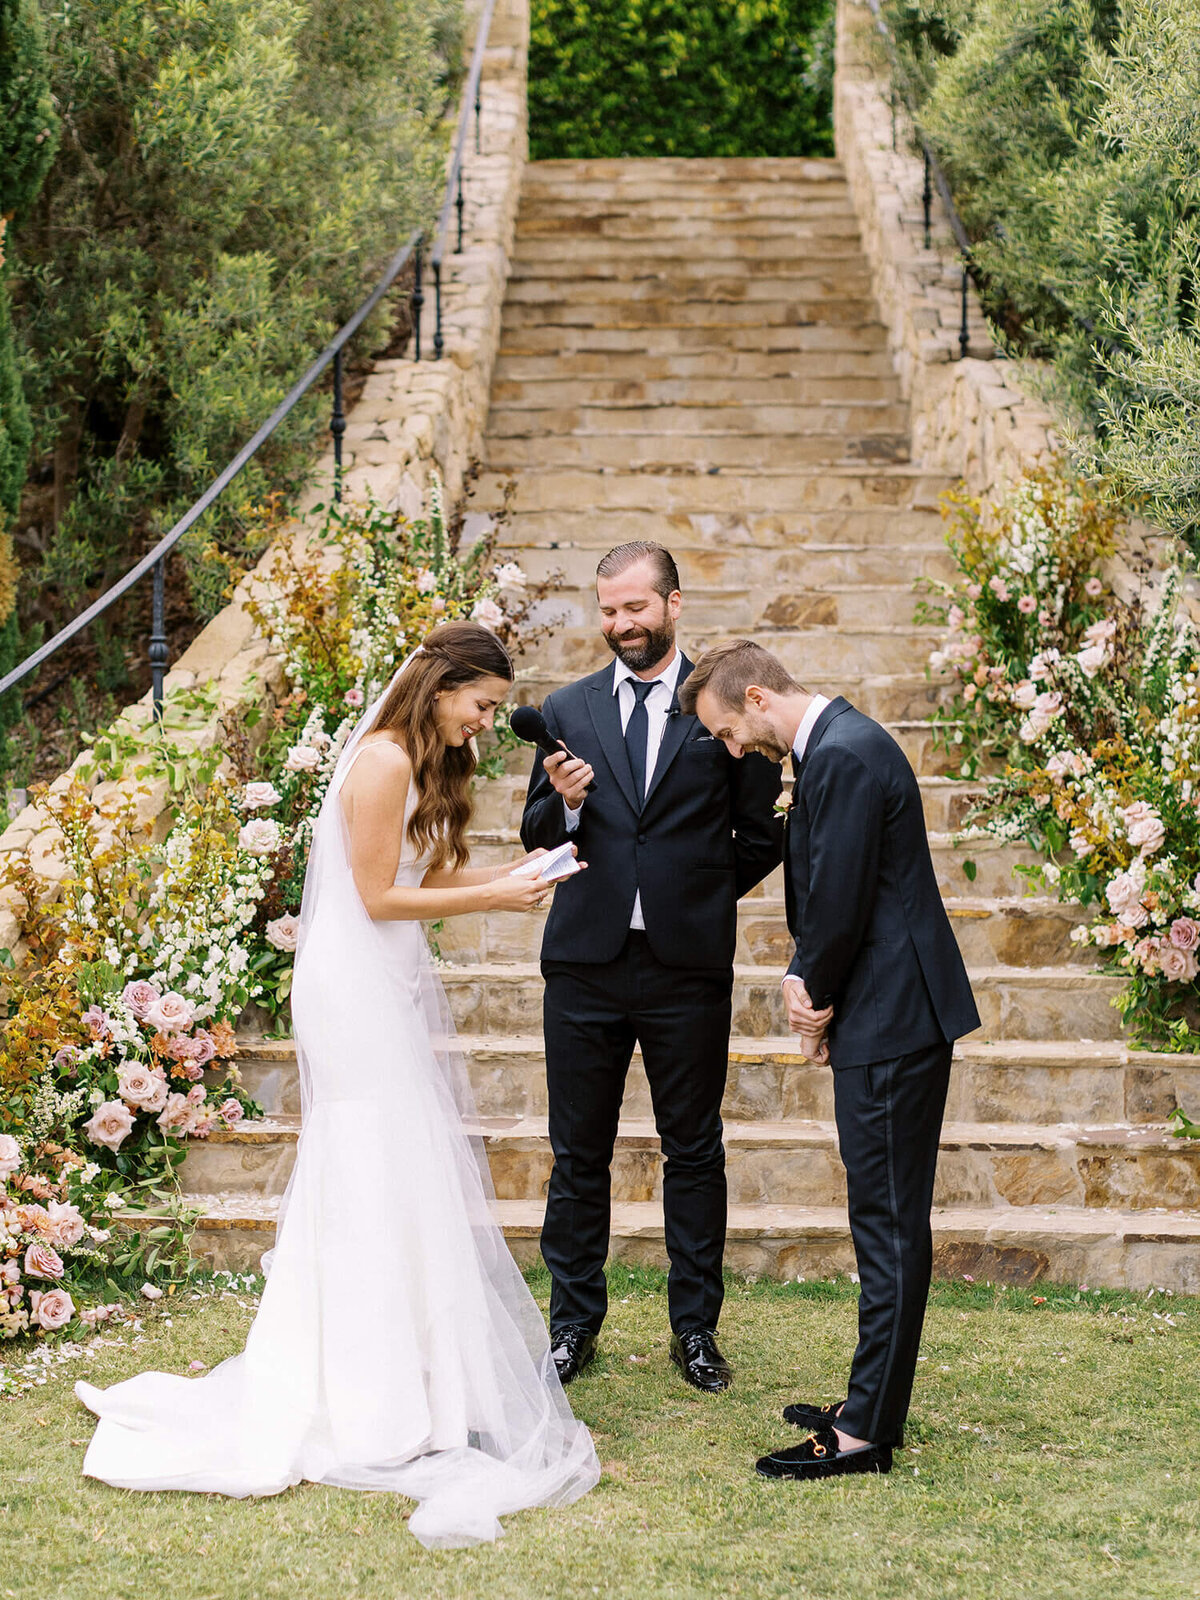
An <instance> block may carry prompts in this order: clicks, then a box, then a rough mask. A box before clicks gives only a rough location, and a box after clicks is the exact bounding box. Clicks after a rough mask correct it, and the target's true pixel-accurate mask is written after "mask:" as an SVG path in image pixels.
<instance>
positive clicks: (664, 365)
mask: <svg viewBox="0 0 1200 1600" xmlns="http://www.w3.org/2000/svg"><path fill="white" fill-rule="evenodd" d="M786 331H787V333H788V334H789V335H791V334H793V333H804V332H813V333H814V334H820V335H821V338H822V340H823V341H824V343H825V344H826V345H828V344H829V343H830V341H831V339H832V338H833V336H834V334H836V330H829V329H815V330H805V329H798V330H793V329H789V330H786ZM568 337H569V338H570V339H571V340H572V341H573V343H576V342H577V334H576V330H574V329H571V330H570V331H569V334H568ZM605 337H606V338H608V337H610V335H608V334H606V335H605ZM739 337H740V334H739ZM524 342H525V341H524V338H522V341H521V343H522V344H524ZM510 350H511V353H509V351H510ZM495 373H496V381H497V382H498V383H499V384H501V385H503V384H507V383H509V382H561V383H575V382H579V381H582V380H584V379H590V380H592V381H594V382H605V383H613V384H625V383H632V384H635V385H642V384H650V383H656V382H659V383H668V382H674V383H683V384H690V383H698V384H718V385H719V384H720V383H721V382H722V381H726V382H729V383H731V384H732V383H771V384H773V383H776V382H778V381H781V380H787V381H789V382H792V383H796V384H801V383H803V384H826V385H828V392H829V393H833V394H838V393H842V392H845V393H846V394H847V396H849V395H850V394H851V393H852V392H853V391H852V390H849V389H847V390H845V391H842V390H840V389H839V387H838V385H840V384H842V383H845V384H856V383H875V382H886V383H889V384H890V383H893V382H895V381H896V378H895V373H894V371H893V368H892V360H891V357H890V356H889V354H888V352H887V349H886V346H885V345H884V344H883V343H882V342H881V341H875V340H874V338H872V340H871V348H869V349H860V350H850V349H844V350H835V349H828V348H817V349H810V348H805V347H803V346H801V347H796V348H789V349H783V350H770V351H768V350H731V349H729V348H719V347H714V348H712V349H707V350H706V349H698V350H692V351H676V350H664V351H661V352H659V353H657V354H651V353H650V352H649V351H636V350H634V351H629V350H626V351H621V350H618V349H612V348H606V349H599V350H595V349H590V348H572V349H570V350H564V351H563V352H562V353H561V354H559V355H546V354H537V353H536V352H532V353H531V352H523V351H521V350H517V349H512V348H511V345H510V346H508V347H506V351H505V353H503V354H502V355H501V356H500V358H499V360H498V361H497V363H496V367H495ZM496 392H497V391H496V389H495V387H493V390H492V393H493V395H496ZM823 392H824V391H823Z"/></svg>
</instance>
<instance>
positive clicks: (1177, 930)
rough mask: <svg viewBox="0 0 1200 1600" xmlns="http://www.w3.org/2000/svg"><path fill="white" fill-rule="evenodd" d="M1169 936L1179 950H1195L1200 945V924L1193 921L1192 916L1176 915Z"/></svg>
mask: <svg viewBox="0 0 1200 1600" xmlns="http://www.w3.org/2000/svg"><path fill="white" fill-rule="evenodd" d="M1169 937H1170V940H1171V943H1172V944H1173V945H1174V946H1175V948H1176V949H1177V950H1194V949H1195V948H1196V946H1197V945H1200V924H1197V923H1195V922H1193V921H1192V919H1191V917H1176V918H1175V921H1174V922H1173V923H1172V924H1171V929H1170V934H1169Z"/></svg>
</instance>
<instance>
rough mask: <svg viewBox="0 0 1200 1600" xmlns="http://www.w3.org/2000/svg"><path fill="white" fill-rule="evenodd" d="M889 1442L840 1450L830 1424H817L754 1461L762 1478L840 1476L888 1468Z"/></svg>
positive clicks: (890, 1467)
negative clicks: (806, 1433) (812, 1430)
mask: <svg viewBox="0 0 1200 1600" xmlns="http://www.w3.org/2000/svg"><path fill="white" fill-rule="evenodd" d="M891 1470H892V1447H891V1445H890V1444H868V1445H863V1446H862V1447H861V1448H860V1449H858V1450H839V1449H838V1437H837V1434H836V1433H835V1432H834V1431H833V1429H832V1428H818V1430H817V1431H816V1433H814V1434H813V1435H812V1436H811V1438H808V1439H805V1441H804V1443H803V1444H798V1445H795V1446H794V1447H793V1448H792V1449H790V1450H775V1451H772V1453H771V1454H770V1455H769V1456H762V1457H761V1458H760V1459H759V1460H758V1461H757V1462H755V1471H756V1472H757V1473H758V1475H759V1477H761V1478H797V1479H799V1480H800V1481H801V1482H805V1481H808V1482H811V1481H812V1480H814V1479H817V1478H843V1477H847V1476H848V1475H849V1474H850V1473H854V1472H890V1471H891Z"/></svg>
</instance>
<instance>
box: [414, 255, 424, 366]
mask: <svg viewBox="0 0 1200 1600" xmlns="http://www.w3.org/2000/svg"><path fill="white" fill-rule="evenodd" d="M424 243H425V241H424V239H418V240H417V254H416V263H415V265H414V267H413V290H412V319H413V360H414V361H420V359H421V308H422V307H423V306H424V304H425V291H424V289H423V288H422V287H421V246H422V245H423V244H424Z"/></svg>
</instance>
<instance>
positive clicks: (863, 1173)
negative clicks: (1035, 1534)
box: [521, 542, 979, 1480]
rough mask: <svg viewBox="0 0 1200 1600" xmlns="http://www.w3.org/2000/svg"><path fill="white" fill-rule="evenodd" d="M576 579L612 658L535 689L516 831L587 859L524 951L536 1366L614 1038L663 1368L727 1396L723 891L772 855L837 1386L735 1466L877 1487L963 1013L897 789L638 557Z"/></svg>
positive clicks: (895, 773) (801, 697) (896, 1424)
mask: <svg viewBox="0 0 1200 1600" xmlns="http://www.w3.org/2000/svg"><path fill="white" fill-rule="evenodd" d="M596 590H597V600H598V604H599V612H600V629H601V633H602V635H603V638H604V640H605V642H606V643H607V645H608V646H609V648H610V649H611V651H612V653H613V655H614V656H615V658H616V660H615V662H614V663H612V664H611V665H609V666H607V667H604V668H602V669H601V670H600V671H598V672H595V673H593V674H592V675H591V676H590V677H587V678H584V679H582V680H581V681H579V682H577V683H574V684H570V685H568V686H567V687H566V688H562V689H557V690H555V691H554V693H553V694H551V695H550V696H549V697H548V698H547V700H546V702H545V704H544V706H543V708H542V712H543V716H544V719H545V732H546V733H547V734H548V735H549V739H550V740H551V741H557V742H558V743H560V744H561V746H562V748H561V749H560V750H558V751H555V752H554V753H551V754H545V755H544V756H543V757H542V758H540V759H539V760H538V761H537V762H536V763H535V766H534V770H533V773H532V776H531V778H530V783H529V790H528V794H527V796H526V802H525V811H524V816H523V819H522V825H521V837H522V841H523V842H524V844H525V846H526V848H527V849H530V850H535V849H537V848H538V847H542V848H545V849H551V850H553V849H556V848H559V847H561V846H562V845H564V844H565V843H567V842H568V841H574V842H576V843H577V844H578V846H579V849H580V852H581V853H582V854H584V855H586V857H587V859H588V861H589V863H590V866H591V870H590V871H589V872H588V873H587V874H586V875H581V876H577V877H574V878H572V879H570V880H568V881H566V882H565V883H563V884H562V886H561V887H560V889H559V892H558V893H557V894H556V895H555V897H554V900H553V903H552V905H551V908H550V913H549V917H548V920H547V924H546V932H545V936H544V940H543V944H542V972H543V975H544V978H545V994H544V1028H545V1053H546V1072H547V1098H548V1110H549V1135H550V1142H551V1146H552V1149H553V1153H554V1167H553V1169H552V1172H551V1177H550V1183H549V1188H548V1194H547V1205H546V1216H545V1222H544V1225H543V1230H542V1237H541V1245H542V1255H543V1258H544V1260H545V1262H546V1265H547V1267H548V1268H549V1271H550V1276H551V1283H552V1288H551V1298H550V1346H551V1353H552V1357H553V1360H554V1364H555V1366H556V1368H557V1370H558V1373H559V1377H560V1379H561V1381H562V1382H563V1383H564V1384H566V1383H571V1382H573V1381H574V1380H575V1379H576V1378H577V1377H578V1376H579V1374H580V1373H581V1372H582V1371H584V1369H585V1368H586V1367H587V1366H588V1365H589V1364H590V1363H591V1361H592V1360H593V1359H594V1356H595V1353H596V1350H597V1341H598V1338H599V1335H600V1331H601V1326H602V1324H603V1321H604V1317H605V1313H606V1310H607V1289H606V1283H605V1276H604V1263H605V1259H606V1256H607V1253H608V1246H609V1228H610V1193H611V1174H610V1168H611V1163H612V1158H613V1152H614V1148H615V1143H616V1137H617V1133H618V1125H619V1117H620V1110H621V1103H622V1098H623V1094H624V1087H625V1079H626V1075H627V1073H628V1070H629V1067H630V1064H631V1061H632V1058H633V1053H634V1050H635V1048H640V1051H641V1056H642V1062H643V1065H644V1068H645V1073H646V1077H647V1079H648V1081H649V1088H650V1095H651V1101H652V1104H653V1108H654V1118H655V1123H656V1126H657V1130H658V1134H659V1139H660V1142H661V1147H662V1158H663V1169H662V1206H663V1231H664V1243H665V1245H666V1252H667V1256H668V1259H669V1262H670V1274H669V1278H668V1309H669V1314H670V1320H671V1330H672V1334H671V1342H670V1355H671V1360H672V1361H673V1362H674V1363H675V1364H676V1366H678V1368H679V1369H680V1372H681V1374H682V1376H683V1378H684V1380H685V1381H686V1382H687V1383H689V1384H691V1385H692V1386H693V1387H694V1388H697V1389H700V1390H702V1391H704V1392H706V1393H710V1394H719V1393H721V1392H723V1391H724V1390H726V1389H728V1388H729V1387H730V1385H731V1384H732V1382H733V1371H732V1368H731V1367H730V1365H729V1363H728V1362H727V1361H726V1359H725V1357H724V1355H723V1354H722V1352H721V1349H720V1348H719V1346H718V1343H717V1323H718V1319H719V1316H720V1312H721V1305H722V1297H723V1278H722V1261H723V1254H724V1245H725V1231H726V1210H727V1201H726V1179H725V1152H724V1147H723V1142H722V1123H721V1101H722V1097H723V1094H724V1090H725V1078H726V1072H727V1067H728V1056H729V1036H730V1025H731V1021H732V995H733V976H734V974H733V959H734V951H735V946H736V940H737V902H738V899H739V898H740V897H741V896H743V895H745V894H747V893H748V892H749V891H750V890H751V889H753V888H754V887H755V886H756V885H757V884H759V883H761V882H762V881H763V879H765V878H766V877H767V876H768V875H769V874H770V873H771V872H772V871H773V870H774V869H775V868H776V867H778V866H779V865H780V863H781V862H782V864H783V877H784V894H785V900H786V910H787V924H788V931H789V933H790V935H791V937H792V939H793V940H794V943H795V954H794V956H793V959H792V961H791V964H790V966H789V967H788V970H787V972H786V974H784V975H783V978H782V993H781V997H780V998H781V1003H782V1008H783V1011H784V1014H785V1016H786V1020H787V1026H788V1029H789V1031H790V1032H791V1033H792V1034H793V1035H795V1036H796V1038H797V1041H798V1046H799V1052H800V1053H801V1055H802V1056H803V1057H805V1058H807V1059H808V1060H809V1061H811V1062H815V1063H818V1064H823V1065H828V1066H829V1067H830V1068H831V1076H832V1080H833V1102H834V1115H835V1119H836V1123H837V1130H838V1144H839V1150H840V1154H841V1158H842V1162H843V1165H844V1166H845V1169H846V1185H847V1193H848V1209H849V1221H850V1232H851V1237H852V1240H853V1244H854V1252H855V1260H856V1264H857V1267H858V1276H859V1280H860V1283H861V1294H860V1300H859V1338H858V1344H857V1348H856V1350H855V1352H854V1356H853V1360H852V1362H851V1365H850V1371H849V1377H848V1382H847V1384H846V1389H845V1398H844V1399H837V1400H833V1401H827V1402H821V1401H798V1402H796V1403H794V1404H792V1405H789V1406H787V1407H786V1408H785V1410H784V1413H783V1420H784V1421H785V1422H786V1423H789V1424H791V1425H793V1426H796V1427H799V1428H801V1429H803V1430H804V1432H805V1433H806V1434H807V1435H808V1436H807V1437H806V1438H804V1439H803V1441H802V1442H801V1443H800V1444H798V1445H787V1446H783V1447H781V1448H779V1449H777V1450H774V1451H772V1452H771V1453H770V1454H768V1455H765V1456H763V1457H762V1458H761V1459H760V1460H759V1461H758V1463H757V1471H758V1472H759V1474H760V1475H762V1476H764V1477H768V1478H790V1479H801V1480H806V1479H807V1480H812V1479H825V1478H831V1477H837V1476H842V1475H844V1474H851V1473H877V1472H887V1471H889V1470H890V1468H891V1463H892V1451H893V1449H894V1447H896V1446H897V1445H899V1444H900V1443H901V1442H902V1440H903V1429H904V1421H905V1417H906V1415H907V1412H908V1407H909V1400H910V1396H911V1391H912V1384H913V1378H914V1375H915V1372H916V1363H917V1353H918V1349H919V1346H920V1338H921V1326H922V1322H923V1319H924V1313H925V1303H926V1299H927V1296H928V1288H929V1281H930V1275H931V1270H932V1235H931V1231H930V1210H931V1205H932V1197H933V1178H934V1170H935V1166H936V1161H937V1150H938V1140H939V1134H940V1130H941V1123H942V1115H943V1110H944V1105H945V1100H946V1092H947V1086H948V1081H949V1071H950V1061H951V1055H952V1050H953V1041H954V1040H955V1039H956V1038H959V1037H961V1036H962V1035H963V1034H965V1033H968V1032H970V1031H972V1030H973V1029H974V1028H975V1027H977V1026H978V1022H979V1019H978V1015H977V1013H976V1010H975V1005H974V1001H973V998H972V995H971V989H970V985H969V983H968V980H967V975H966V970H965V968H964V966H963V962H962V958H961V956H960V954H959V950H958V946H957V943H956V941H955V939H954V936H953V933H952V931H951V928H950V924H949V920H948V918H947V916H946V912H945V909H944V907H943V904H942V900H941V895H940V892H939V890H938V886H937V881H936V877H935V874H934V870H933V865H932V861H931V858H930V854H929V845H928V839H927V836H926V831H925V824H924V813H923V807H922V802H921V795H920V790H919V788H918V786H917V782H916V778H915V777H914V775H913V772H912V768H911V767H910V765H909V763H908V761H907V759H906V758H905V756H904V754H903V752H902V751H901V749H900V748H899V746H898V745H897V744H896V743H895V741H894V740H893V739H892V737H891V736H890V734H889V733H888V732H887V731H886V730H885V729H884V728H882V727H880V725H879V724H877V723H875V722H873V721H871V719H870V718H868V717H865V716H863V715H862V714H861V713H860V712H858V711H856V710H855V709H854V708H853V707H852V706H851V705H849V703H848V702H847V701H846V700H844V699H842V698H836V699H832V700H830V699H828V698H826V697H825V696H823V695H820V694H814V693H810V692H809V691H808V690H807V689H805V688H804V687H803V686H802V685H801V684H799V683H797V682H796V681H795V679H794V678H792V676H791V675H790V673H789V672H788V671H787V670H786V668H785V667H784V665H783V664H782V662H780V661H779V660H778V659H777V658H776V657H775V656H773V655H771V654H770V653H769V652H768V651H767V650H765V649H763V648H762V646H760V645H757V644H755V643H753V642H752V641H750V640H734V641H732V642H731V643H729V644H726V645H720V646H717V647H716V648H715V649H712V650H710V651H708V652H707V653H706V654H705V655H703V656H702V657H701V659H700V661H699V662H698V663H696V664H695V665H694V666H693V664H692V663H691V662H690V661H688V659H687V658H686V657H685V656H684V655H683V654H682V652H681V651H680V650H679V649H678V647H677V645H676V640H675V629H676V623H677V621H678V618H679V616H680V612H681V609H682V604H683V596H682V594H681V591H680V586H679V575H678V571H677V569H676V566H675V562H674V560H673V559H672V557H671V555H670V553H669V552H668V551H667V550H665V549H664V548H663V547H662V546H661V545H656V544H651V543H644V542H636V543H632V544H627V545H621V546H618V547H617V548H616V549H615V550H612V551H610V552H609V554H608V555H607V556H605V557H604V559H603V560H602V561H601V562H600V563H599V566H598V568H597V581H596ZM539 743H541V744H542V748H543V750H544V751H545V750H546V749H547V745H546V742H545V740H544V738H543V739H541V740H539ZM789 760H790V761H791V764H792V769H793V772H794V776H795V782H794V787H793V793H792V804H791V807H790V809H789V810H788V811H787V813H786V821H785V820H784V818H783V817H781V815H780V814H779V812H778V810H777V801H778V799H779V795H780V792H781V789H782V776H781V772H780V767H781V765H782V764H783V763H785V762H787V761H789Z"/></svg>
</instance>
